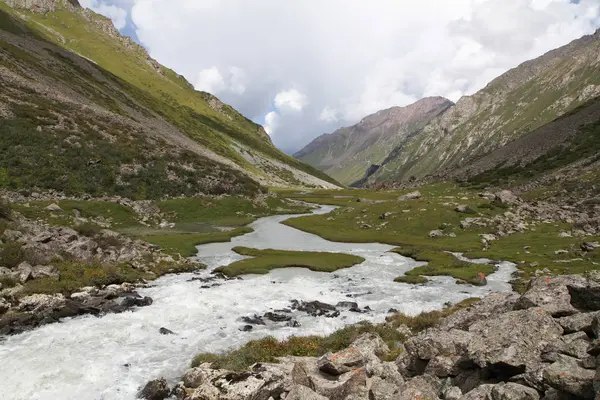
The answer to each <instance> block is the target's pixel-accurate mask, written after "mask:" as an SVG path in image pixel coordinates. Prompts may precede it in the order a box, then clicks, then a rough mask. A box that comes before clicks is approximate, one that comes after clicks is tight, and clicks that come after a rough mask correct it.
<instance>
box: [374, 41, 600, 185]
mask: <svg viewBox="0 0 600 400" xmlns="http://www.w3.org/2000/svg"><path fill="white" fill-rule="evenodd" d="M598 95H600V30H597V31H596V32H595V34H593V35H586V36H584V37H582V38H580V39H577V40H574V41H573V42H571V43H569V44H567V45H566V46H563V47H560V48H558V49H555V50H552V51H550V52H548V53H546V54H544V55H543V56H541V57H538V58H536V59H534V60H530V61H527V62H524V63H522V64H521V65H519V66H518V67H516V68H513V69H511V70H510V71H508V72H506V73H505V74H503V75H501V76H499V77H498V78H496V79H494V80H493V81H492V82H490V83H489V84H488V85H487V86H486V87H485V88H484V89H482V90H480V91H479V92H477V93H475V94H474V95H472V96H465V97H463V98H461V99H460V100H459V101H458V102H457V103H456V105H455V106H454V107H452V108H450V109H448V110H447V111H446V112H445V113H443V114H442V115H440V116H438V117H437V118H434V119H433V120H432V121H431V122H429V123H428V124H427V125H426V126H425V127H424V128H423V129H422V130H421V131H420V132H419V133H418V134H416V135H413V136H412V137H411V138H410V139H409V140H407V141H406V142H405V143H403V144H401V145H400V146H398V147H397V148H396V149H394V151H392V152H391V153H390V154H389V156H388V157H387V159H386V160H385V162H384V165H383V167H382V168H380V169H379V170H378V171H377V172H376V173H375V174H374V175H373V176H372V177H371V178H370V179H369V182H371V183H373V182H381V181H408V180H410V179H411V178H413V177H415V178H423V177H425V176H428V175H439V174H441V173H443V172H444V171H446V172H449V171H452V170H453V169H457V168H461V167H464V166H467V165H468V164H469V163H471V162H472V161H473V160H474V159H476V158H477V157H480V156H482V155H484V154H487V153H489V152H491V151H494V150H495V149H498V148H500V147H502V146H504V145H506V144H507V143H509V142H511V141H513V140H515V139H518V138H519V137H521V136H523V135H526V134H527V133H529V132H532V131H533V130H535V129H537V128H539V127H541V126H543V125H545V124H547V123H549V122H551V121H553V120H554V119H555V118H557V117H560V116H561V115H563V114H565V113H567V112H569V111H570V110H573V109H574V108H576V107H578V106H580V105H582V104H584V103H585V102H587V101H588V100H590V99H593V98H595V97H597V96H598Z"/></svg>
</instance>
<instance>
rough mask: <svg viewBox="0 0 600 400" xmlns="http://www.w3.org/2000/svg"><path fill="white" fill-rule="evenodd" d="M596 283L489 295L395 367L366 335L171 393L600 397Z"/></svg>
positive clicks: (195, 372) (569, 280) (552, 281)
mask: <svg viewBox="0 0 600 400" xmlns="http://www.w3.org/2000/svg"><path fill="white" fill-rule="evenodd" d="M599 281H600V276H598V275H594V276H592V277H591V278H590V279H587V280H586V279H583V278H582V277H580V276H561V277H556V278H549V279H546V278H540V279H535V280H534V281H533V282H532V284H531V286H530V288H529V290H528V291H527V292H526V293H524V294H523V295H521V296H519V295H516V294H512V293H506V294H503V293H494V294H490V295H489V296H486V297H484V298H483V299H482V300H481V301H479V302H477V303H475V304H473V305H472V306H470V307H469V308H467V309H463V310H461V311H459V312H457V313H455V314H453V315H450V316H449V317H446V318H444V319H442V320H441V321H440V322H439V323H437V324H436V326H435V327H433V328H430V329H427V330H425V331H422V332H420V333H418V334H417V335H415V336H413V337H410V338H409V339H408V340H407V341H406V342H405V343H404V351H403V352H402V353H401V354H400V355H399V356H398V357H397V359H396V360H395V362H386V361H382V360H381V358H380V357H384V356H389V353H388V350H389V349H388V348H387V346H386V344H385V343H384V342H383V341H382V340H381V339H380V338H379V337H378V336H377V335H375V334H364V335H363V336H361V337H359V338H358V339H357V340H356V341H355V342H354V343H352V345H351V346H350V347H348V348H347V349H344V350H341V351H338V352H336V353H327V354H325V355H323V356H322V357H319V358H315V357H284V358H281V359H280V362H279V363H278V364H255V365H253V366H252V367H251V368H250V369H249V370H248V371H246V372H231V371H224V370H215V369H212V368H211V364H209V363H206V364H202V365H200V366H199V367H196V368H192V369H190V370H189V371H187V372H186V374H185V375H184V376H183V378H182V380H181V382H179V383H178V384H177V386H176V387H175V388H174V389H173V390H172V391H171V394H172V395H174V396H176V397H177V398H179V399H186V400H197V399H202V400H213V399H214V400H218V399H228V400H243V399H265V400H266V399H271V398H272V399H288V400H289V399H307V400H312V399H314V400H320V399H334V400H351V399H352V400H358V399H364V400H396V399H406V400H415V399H444V400H512V399H514V400H539V399H546V400H551V399H590V400H591V399H594V398H598V397H595V396H598V395H599V393H600V391H599V389H600V380H599V378H598V377H599V376H600V369H599V368H598V367H597V363H596V357H597V356H599V355H600V337H599V334H600V326H599V325H600V317H598V312H597V311H595V310H590V309H588V308H581V307H580V306H581V305H582V304H585V305H588V304H595V303H593V302H591V301H592V299H595V298H596V297H595V296H596V295H595V293H596V288H597V287H598V284H599V283H598V282H599ZM570 288H577V295H576V296H577V297H575V296H572V295H571V294H570V293H572V289H570ZM544 290H547V291H548V292H544ZM546 293H547V295H546ZM553 293H556V294H560V295H553ZM581 299H587V301H586V302H581ZM553 302H555V303H556V304H553ZM590 302H591V303H590ZM567 304H569V305H570V307H566V305H567ZM586 307H589V306H586ZM557 310H558V311H557ZM564 310H567V311H568V312H567V313H566V314H567V315H565V313H564V312H563V311H564ZM155 382H156V381H155Z"/></svg>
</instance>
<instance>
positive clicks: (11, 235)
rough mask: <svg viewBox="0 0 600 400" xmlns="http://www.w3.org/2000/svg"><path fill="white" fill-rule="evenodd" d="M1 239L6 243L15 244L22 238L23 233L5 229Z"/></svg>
mask: <svg viewBox="0 0 600 400" xmlns="http://www.w3.org/2000/svg"><path fill="white" fill-rule="evenodd" d="M2 237H4V239H6V240H7V241H8V242H16V241H18V240H19V239H21V238H22V237H23V233H22V232H19V231H15V230H12V229H6V230H5V231H4V233H3V234H2Z"/></svg>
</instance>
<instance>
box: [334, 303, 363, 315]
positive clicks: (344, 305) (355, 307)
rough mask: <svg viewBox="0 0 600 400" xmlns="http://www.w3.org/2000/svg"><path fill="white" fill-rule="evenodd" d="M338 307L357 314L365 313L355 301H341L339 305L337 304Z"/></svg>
mask: <svg viewBox="0 0 600 400" xmlns="http://www.w3.org/2000/svg"><path fill="white" fill-rule="evenodd" d="M335 306H336V307H340V308H347V309H348V311H350V312H356V313H360V312H363V311H361V309H360V308H359V307H358V303H356V302H354V301H340V302H339V303H337V304H336V305H335Z"/></svg>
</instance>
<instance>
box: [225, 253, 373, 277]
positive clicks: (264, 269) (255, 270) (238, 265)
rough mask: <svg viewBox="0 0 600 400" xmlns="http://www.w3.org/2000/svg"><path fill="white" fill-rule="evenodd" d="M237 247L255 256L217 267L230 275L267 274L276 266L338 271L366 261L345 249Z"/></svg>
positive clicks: (248, 254) (247, 254)
mask: <svg viewBox="0 0 600 400" xmlns="http://www.w3.org/2000/svg"><path fill="white" fill-rule="evenodd" d="M233 251H235V252H236V253H238V254H241V255H244V256H250V257H253V258H248V259H244V260H240V261H235V262H233V263H231V264H229V265H227V266H223V267H219V268H217V269H216V271H219V272H222V273H224V274H225V275H227V276H238V275H245V274H266V273H268V272H269V271H271V270H273V269H277V268H290V267H300V268H308V269H310V270H311V271H318V272H334V271H337V270H338V269H342V268H349V267H352V266H354V265H357V264H360V263H362V262H363V261H365V259H364V258H362V257H359V256H354V255H350V254H342V253H325V252H310V251H289V250H272V249H267V250H258V249H251V248H248V247H234V248H233Z"/></svg>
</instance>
